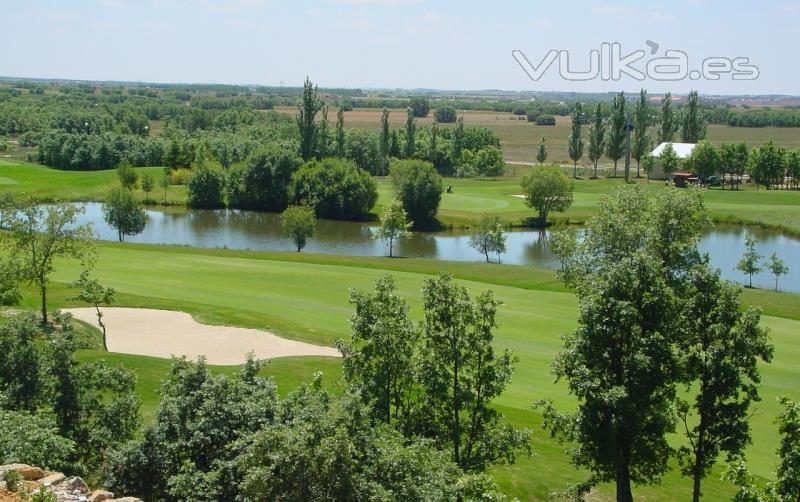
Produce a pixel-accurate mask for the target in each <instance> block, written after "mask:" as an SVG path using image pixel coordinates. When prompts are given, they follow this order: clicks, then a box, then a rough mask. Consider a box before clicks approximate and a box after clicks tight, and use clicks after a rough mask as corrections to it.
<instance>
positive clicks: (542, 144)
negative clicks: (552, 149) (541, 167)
mask: <svg viewBox="0 0 800 502" xmlns="http://www.w3.org/2000/svg"><path fill="white" fill-rule="evenodd" d="M546 160H547V140H546V139H545V137H544V136H542V137H541V138H539V145H538V146H537V147H536V162H538V163H539V164H544V163H545V161H546Z"/></svg>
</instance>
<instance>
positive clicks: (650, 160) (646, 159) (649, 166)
mask: <svg viewBox="0 0 800 502" xmlns="http://www.w3.org/2000/svg"><path fill="white" fill-rule="evenodd" d="M655 167H656V158H655V157H653V156H652V155H651V154H649V153H648V154H646V155H645V156H643V157H642V169H644V173H645V175H646V176H647V182H648V183H649V182H650V173H652V172H653V169H655Z"/></svg>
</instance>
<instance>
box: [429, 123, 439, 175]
mask: <svg viewBox="0 0 800 502" xmlns="http://www.w3.org/2000/svg"><path fill="white" fill-rule="evenodd" d="M428 132H429V141H428V160H429V161H430V162H431V164H434V165H436V158H437V150H436V144H437V142H438V140H439V123H438V122H436V119H435V118H434V119H433V122H431V127H430V129H429V130H428Z"/></svg>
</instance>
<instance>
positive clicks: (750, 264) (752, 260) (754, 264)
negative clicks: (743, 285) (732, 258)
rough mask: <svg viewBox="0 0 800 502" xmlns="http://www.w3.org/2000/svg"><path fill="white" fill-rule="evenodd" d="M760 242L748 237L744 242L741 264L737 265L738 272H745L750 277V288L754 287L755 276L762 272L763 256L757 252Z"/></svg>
mask: <svg viewBox="0 0 800 502" xmlns="http://www.w3.org/2000/svg"><path fill="white" fill-rule="evenodd" d="M757 244H758V241H757V240H756V239H755V238H754V237H751V236H749V235H748V236H747V237H746V238H745V241H744V248H745V250H744V255H742V259H741V260H739V263H737V264H736V270H739V271H741V272H743V273H744V274H746V275H748V276H750V286H749V287H751V288H752V287H753V275H754V274H757V273H759V272H761V270H762V269H761V265H760V263H761V258H762V256H761V255H760V254H758V251H756V245H757Z"/></svg>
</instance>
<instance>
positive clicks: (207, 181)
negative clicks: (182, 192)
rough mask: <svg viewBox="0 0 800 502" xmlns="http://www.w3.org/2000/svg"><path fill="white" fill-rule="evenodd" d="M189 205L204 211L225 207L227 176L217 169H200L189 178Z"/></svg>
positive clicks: (194, 171)
mask: <svg viewBox="0 0 800 502" xmlns="http://www.w3.org/2000/svg"><path fill="white" fill-rule="evenodd" d="M188 185H189V205H190V206H191V207H196V208H203V209H217V208H221V207H225V175H224V174H223V173H222V172H221V171H218V170H216V169H212V168H208V167H198V168H197V169H195V170H193V171H192V175H191V176H190V177H189V183H188Z"/></svg>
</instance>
